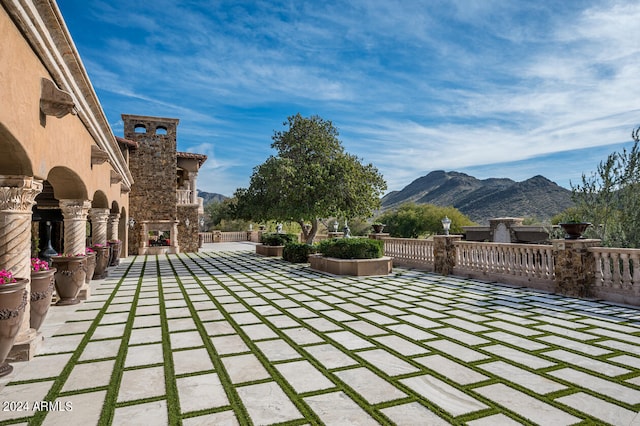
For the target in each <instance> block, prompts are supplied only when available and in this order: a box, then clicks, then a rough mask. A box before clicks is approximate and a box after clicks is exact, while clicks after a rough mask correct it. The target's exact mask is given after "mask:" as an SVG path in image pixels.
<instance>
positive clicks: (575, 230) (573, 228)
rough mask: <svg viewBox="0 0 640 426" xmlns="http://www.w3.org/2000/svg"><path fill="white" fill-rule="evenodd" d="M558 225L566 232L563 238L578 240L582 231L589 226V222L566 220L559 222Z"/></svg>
mask: <svg viewBox="0 0 640 426" xmlns="http://www.w3.org/2000/svg"><path fill="white" fill-rule="evenodd" d="M558 225H560V227H561V228H562V229H563V230H564V232H565V234H566V235H565V237H564V238H565V239H566V240H578V239H580V238H582V234H583V233H584V231H586V230H587V228H588V227H589V226H591V223H589V222H566V223H559V224H558Z"/></svg>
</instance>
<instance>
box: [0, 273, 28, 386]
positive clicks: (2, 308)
mask: <svg viewBox="0 0 640 426" xmlns="http://www.w3.org/2000/svg"><path fill="white" fill-rule="evenodd" d="M28 282H29V280H28V279H26V278H16V282H15V283H9V284H2V285H0V377H2V376H6V375H7V374H9V373H11V371H13V367H12V366H11V365H9V364H8V363H7V362H6V359H7V355H9V352H10V351H11V348H12V347H13V343H14V341H15V339H16V336H17V335H18V331H20V325H21V324H22V317H23V316H24V312H25V309H26V307H27V297H28V295H27V290H26V288H25V287H26V286H27V283H28Z"/></svg>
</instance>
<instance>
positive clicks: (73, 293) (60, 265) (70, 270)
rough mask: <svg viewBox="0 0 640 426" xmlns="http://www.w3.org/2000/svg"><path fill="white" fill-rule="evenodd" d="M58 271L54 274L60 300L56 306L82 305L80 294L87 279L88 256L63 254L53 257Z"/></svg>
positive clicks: (52, 259)
mask: <svg viewBox="0 0 640 426" xmlns="http://www.w3.org/2000/svg"><path fill="white" fill-rule="evenodd" d="M51 261H52V262H53V266H55V267H56V269H57V271H56V273H55V274H54V279H55V286H56V293H57V295H58V297H59V298H60V300H58V302H57V303H56V305H75V304H77V303H80V300H79V299H78V293H80V289H81V288H82V286H83V285H84V284H85V280H86V277H87V255H86V254H84V253H78V254H61V255H58V256H53V257H51Z"/></svg>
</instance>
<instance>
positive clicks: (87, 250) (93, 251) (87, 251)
mask: <svg viewBox="0 0 640 426" xmlns="http://www.w3.org/2000/svg"><path fill="white" fill-rule="evenodd" d="M84 252H85V253H86V254H92V253H95V250H93V249H92V248H91V247H87V248H86V249H85V250H84Z"/></svg>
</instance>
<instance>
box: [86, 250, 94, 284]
mask: <svg viewBox="0 0 640 426" xmlns="http://www.w3.org/2000/svg"><path fill="white" fill-rule="evenodd" d="M95 271H96V254H95V253H89V254H87V277H86V278H85V280H84V282H85V283H86V284H89V283H90V282H91V280H92V279H93V274H94V272H95Z"/></svg>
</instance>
